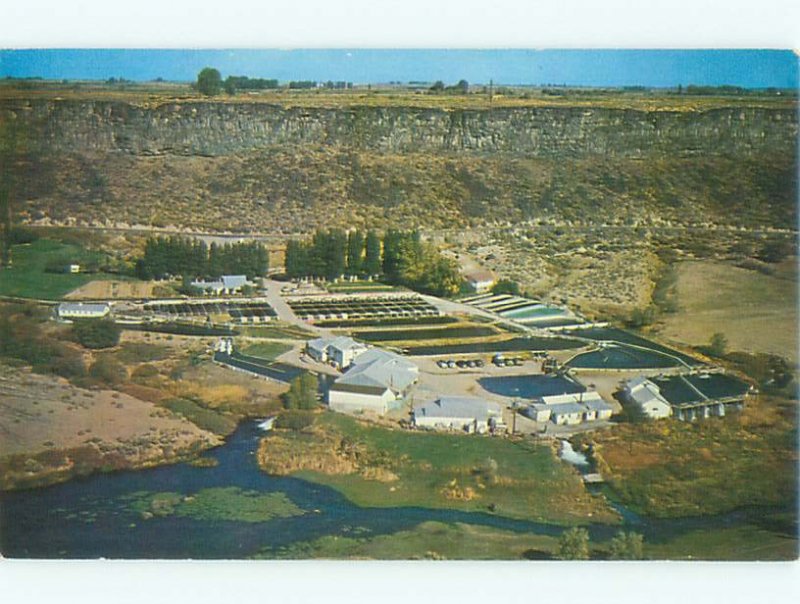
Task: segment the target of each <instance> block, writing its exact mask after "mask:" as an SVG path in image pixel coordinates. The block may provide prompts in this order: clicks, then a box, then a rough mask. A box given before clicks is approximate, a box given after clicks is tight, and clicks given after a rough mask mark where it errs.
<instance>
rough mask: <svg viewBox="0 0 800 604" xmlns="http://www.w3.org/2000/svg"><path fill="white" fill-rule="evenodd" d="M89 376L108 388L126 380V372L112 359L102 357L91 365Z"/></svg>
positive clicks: (105, 356)
mask: <svg viewBox="0 0 800 604" xmlns="http://www.w3.org/2000/svg"><path fill="white" fill-rule="evenodd" d="M89 375H90V376H91V377H93V378H95V379H96V380H99V381H100V382H103V383H105V384H107V385H109V386H114V385H116V384H120V383H122V382H124V381H125V380H126V379H128V370H127V369H125V367H123V366H122V364H121V363H120V362H119V361H118V360H116V359H115V358H114V357H110V356H108V355H104V356H101V357H100V358H98V359H97V360H96V361H95V362H94V363H92V366H91V367H89Z"/></svg>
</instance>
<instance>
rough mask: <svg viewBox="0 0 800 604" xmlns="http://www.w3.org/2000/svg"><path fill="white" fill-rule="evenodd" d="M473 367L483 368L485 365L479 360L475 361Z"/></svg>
mask: <svg viewBox="0 0 800 604" xmlns="http://www.w3.org/2000/svg"><path fill="white" fill-rule="evenodd" d="M475 365H476V366H478V367H483V366H484V365H486V363H484V362H483V361H482V360H481V359H478V360H477V361H475Z"/></svg>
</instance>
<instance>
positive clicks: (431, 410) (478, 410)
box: [413, 396, 505, 434]
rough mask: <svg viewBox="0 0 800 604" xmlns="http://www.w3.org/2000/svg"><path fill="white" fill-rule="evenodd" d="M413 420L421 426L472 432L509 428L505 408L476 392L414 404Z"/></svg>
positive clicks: (482, 432) (416, 424) (479, 432)
mask: <svg viewBox="0 0 800 604" xmlns="http://www.w3.org/2000/svg"><path fill="white" fill-rule="evenodd" d="M413 422H414V425H415V426H417V427H418V428H433V429H434V430H463V431H465V432H469V433H470V434H471V433H473V432H477V433H478V434H484V433H486V432H488V431H489V430H490V429H491V430H492V431H495V430H504V429H505V425H504V424H503V408H502V407H501V406H500V405H498V404H497V403H493V402H490V401H487V400H485V399H482V398H478V397H475V396H443V397H441V398H439V399H438V400H435V401H433V402H430V403H426V404H424V405H420V406H418V407H416V408H414V411H413Z"/></svg>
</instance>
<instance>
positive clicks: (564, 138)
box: [0, 101, 798, 158]
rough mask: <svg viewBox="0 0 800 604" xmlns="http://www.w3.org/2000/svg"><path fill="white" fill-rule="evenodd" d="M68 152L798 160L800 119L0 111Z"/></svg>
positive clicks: (63, 108) (190, 109) (78, 105)
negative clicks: (304, 150)
mask: <svg viewBox="0 0 800 604" xmlns="http://www.w3.org/2000/svg"><path fill="white" fill-rule="evenodd" d="M0 110H2V112H3V113H5V114H6V115H8V114H10V113H13V114H14V115H15V116H16V118H17V119H20V120H21V121H22V122H23V123H25V124H26V126H27V127H28V128H29V129H30V130H31V132H32V133H33V135H34V138H36V139H38V140H41V141H43V142H46V144H47V145H48V146H49V147H50V148H52V149H54V150H58V151H82V152H86V151H97V152H108V151H122V152H126V153H131V154H135V155H164V154H177V155H202V156H220V155H228V154H235V153H242V152H248V151H252V150H255V149H261V148H265V147H271V146H276V145H312V146H318V145H321V146H333V147H351V148H354V149H359V150H370V151H374V152H380V153H409V152H414V153H434V154H439V153H451V152H469V153H509V154H514V155H519V156H525V157H540V158H549V157H581V156H586V155H606V156H614V157H630V158H636V157H643V156H647V155H650V154H654V153H655V154H659V155H671V156H684V157H685V156H692V155H707V154H712V155H731V154H733V155H745V156H750V155H754V154H759V153H763V152H771V153H773V152H778V153H794V152H795V146H796V139H797V134H798V121H797V114H796V112H794V111H791V110H771V109H757V108H726V109H715V110H709V111H705V112H668V111H652V112H643V111H633V110H614V109H604V108H553V107H549V108H519V109H508V108H502V109H491V110H452V111H445V110H432V109H412V108H402V107H389V108H378V107H356V108H342V109H318V108H283V107H279V106H272V105H265V104H243V103H236V104H226V103H213V102H208V103H187V104H176V103H173V104H165V105H161V106H158V107H156V108H142V107H138V106H133V105H129V104H126V103H121V102H89V101H86V102H73V101H13V102H12V101H7V102H5V103H3V104H2V105H0Z"/></svg>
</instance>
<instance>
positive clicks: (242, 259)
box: [136, 236, 269, 279]
mask: <svg viewBox="0 0 800 604" xmlns="http://www.w3.org/2000/svg"><path fill="white" fill-rule="evenodd" d="M268 269H269V253H268V252H267V249H266V247H264V245H263V244H261V243H259V242H257V241H252V242H240V243H226V244H223V245H218V244H216V243H212V244H211V245H206V243H205V242H204V241H200V240H198V239H190V238H187V237H175V236H171V237H151V238H149V239H148V240H147V243H146V244H145V248H144V256H143V257H142V258H140V259H139V260H137V261H136V276H137V277H139V278H140V279H165V278H168V277H176V276H181V277H184V278H207V279H216V278H218V277H220V276H221V275H247V277H248V278H250V279H255V278H257V277H262V276H264V275H266V274H267V270H268Z"/></svg>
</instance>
